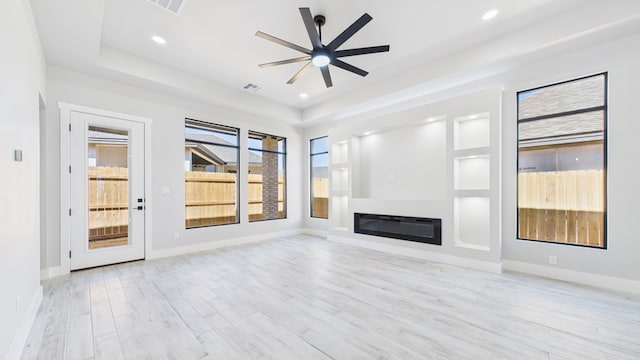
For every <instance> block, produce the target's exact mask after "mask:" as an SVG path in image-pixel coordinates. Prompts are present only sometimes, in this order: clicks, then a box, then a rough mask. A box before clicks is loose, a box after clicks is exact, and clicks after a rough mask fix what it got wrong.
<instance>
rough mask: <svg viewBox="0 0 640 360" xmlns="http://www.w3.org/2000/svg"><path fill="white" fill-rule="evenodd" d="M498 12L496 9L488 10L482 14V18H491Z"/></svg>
mask: <svg viewBox="0 0 640 360" xmlns="http://www.w3.org/2000/svg"><path fill="white" fill-rule="evenodd" d="M498 12H499V11H498V10H496V9H493V10H489V11H487V12H486V13H484V15H482V20H491V19H493V18H494V17H496V16H497V15H498Z"/></svg>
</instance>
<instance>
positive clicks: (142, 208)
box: [136, 205, 144, 210]
mask: <svg viewBox="0 0 640 360" xmlns="http://www.w3.org/2000/svg"><path fill="white" fill-rule="evenodd" d="M136 210H144V206H142V205H139V206H138V207H137V208H136Z"/></svg>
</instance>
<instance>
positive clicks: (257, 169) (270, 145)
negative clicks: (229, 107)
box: [248, 131, 287, 221]
mask: <svg viewBox="0 0 640 360" xmlns="http://www.w3.org/2000/svg"><path fill="white" fill-rule="evenodd" d="M286 145H287V140H286V139H285V138H283V137H280V136H273V135H267V134H261V133H257V132H253V131H250V132H249V154H248V155H249V157H248V159H249V221H260V220H272V219H283V218H286V217H287V206H286V204H287V201H286V199H287V198H286V190H285V189H286V164H287V161H286V160H287V146H286Z"/></svg>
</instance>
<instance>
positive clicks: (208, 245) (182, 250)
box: [146, 229, 301, 260]
mask: <svg viewBox="0 0 640 360" xmlns="http://www.w3.org/2000/svg"><path fill="white" fill-rule="evenodd" d="M300 233H301V231H300V229H295V230H287V231H279V232H273V233H265V234H260V235H251V236H244V237H238V238H232V239H225V240H218V241H209V242H204V243H198V244H192V245H186V246H179V247H173V248H169V249H162V250H154V251H152V252H151V254H147V256H146V259H147V260H150V259H159V258H164V257H169V256H176V255H184V254H189V253H194V252H198V251H206V250H213V249H219V248H224V247H229V246H236V245H243V244H249V243H254V242H259V241H265V240H271V239H276V238H279V237H286V236H293V235H299V234H300Z"/></svg>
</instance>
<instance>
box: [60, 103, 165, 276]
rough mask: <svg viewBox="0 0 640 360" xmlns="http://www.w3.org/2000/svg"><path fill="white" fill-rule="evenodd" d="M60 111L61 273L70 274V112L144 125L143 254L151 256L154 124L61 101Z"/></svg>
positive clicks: (146, 119)
mask: <svg viewBox="0 0 640 360" xmlns="http://www.w3.org/2000/svg"><path fill="white" fill-rule="evenodd" d="M58 107H59V108H60V268H61V269H60V270H61V273H62V274H68V273H69V272H70V271H71V259H70V258H69V251H70V250H71V217H70V216H69V209H70V208H71V174H70V173H69V164H70V160H71V146H70V142H71V136H70V133H69V126H70V124H71V120H70V119H71V113H72V112H79V113H85V114H89V115H97V116H103V117H111V118H116V119H122V120H127V121H134V122H138V123H142V124H143V125H144V132H143V133H144V160H145V161H144V162H145V165H144V173H145V176H144V197H145V224H144V234H145V236H144V254H145V257H144V258H145V259H146V258H147V256H149V254H151V249H152V246H151V239H152V238H153V236H152V230H151V229H152V226H151V223H152V218H153V216H152V211H153V199H152V198H151V194H152V191H151V123H152V120H151V119H150V118H146V117H141V116H136V115H129V114H124V113H118V112H114V111H109V110H103V109H97V108H91V107H87V106H82V105H74V104H68V103H65V102H59V103H58Z"/></svg>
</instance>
